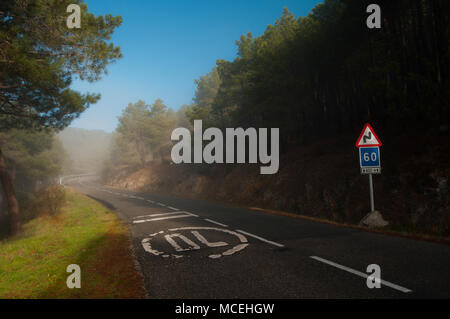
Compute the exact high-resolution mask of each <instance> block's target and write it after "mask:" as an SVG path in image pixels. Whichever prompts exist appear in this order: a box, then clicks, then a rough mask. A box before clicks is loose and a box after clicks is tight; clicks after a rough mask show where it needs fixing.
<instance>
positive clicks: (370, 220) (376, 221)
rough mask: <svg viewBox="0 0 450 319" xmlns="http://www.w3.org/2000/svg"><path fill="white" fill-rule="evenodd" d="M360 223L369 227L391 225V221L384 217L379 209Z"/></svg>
mask: <svg viewBox="0 0 450 319" xmlns="http://www.w3.org/2000/svg"><path fill="white" fill-rule="evenodd" d="M359 225H361V226H366V227H369V228H376V227H384V226H387V225H389V222H388V221H386V220H384V219H383V216H382V215H381V213H380V212H379V211H377V210H375V211H373V212H371V213H369V214H367V215H366V216H365V217H364V218H363V219H362V220H361V221H360V222H359Z"/></svg>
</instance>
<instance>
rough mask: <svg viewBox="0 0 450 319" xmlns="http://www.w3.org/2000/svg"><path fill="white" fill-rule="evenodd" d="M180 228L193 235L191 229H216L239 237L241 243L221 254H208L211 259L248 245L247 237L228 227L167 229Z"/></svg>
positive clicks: (232, 252)
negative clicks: (189, 231)
mask: <svg viewBox="0 0 450 319" xmlns="http://www.w3.org/2000/svg"><path fill="white" fill-rule="evenodd" d="M180 230H191V232H192V233H193V234H194V236H195V233H194V231H193V230H216V231H219V232H224V233H227V234H231V235H234V236H236V237H237V238H239V241H240V242H241V244H238V245H236V246H234V247H233V248H230V249H228V250H227V251H225V252H223V253H221V254H212V255H209V256H208V257H209V258H212V259H217V258H220V257H222V256H231V255H233V254H234V253H236V252H238V251H241V250H243V249H244V248H246V247H247V246H248V245H249V244H248V240H247V238H245V236H243V235H241V234H239V233H237V232H234V231H231V230H228V229H223V228H215V227H180V228H172V229H169V231H180ZM197 233H198V232H197Z"/></svg>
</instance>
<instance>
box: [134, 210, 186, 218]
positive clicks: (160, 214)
mask: <svg viewBox="0 0 450 319" xmlns="http://www.w3.org/2000/svg"><path fill="white" fill-rule="evenodd" d="M181 213H184V212H181V211H178V212H170V213H159V214H150V215H141V216H136V217H133V218H132V219H139V218H145V217H161V216H170V215H175V214H181Z"/></svg>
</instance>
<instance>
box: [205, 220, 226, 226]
mask: <svg viewBox="0 0 450 319" xmlns="http://www.w3.org/2000/svg"><path fill="white" fill-rule="evenodd" d="M205 220H206V221H207V222H210V223H213V224H216V225H219V226H222V227H228V225H225V224H222V223H219V222H216V221H215V220H212V219H208V218H205Z"/></svg>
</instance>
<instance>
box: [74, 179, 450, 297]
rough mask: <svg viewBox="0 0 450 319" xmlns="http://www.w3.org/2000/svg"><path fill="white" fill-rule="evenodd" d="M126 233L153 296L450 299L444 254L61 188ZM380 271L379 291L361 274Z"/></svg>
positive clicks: (91, 184) (251, 214)
mask: <svg viewBox="0 0 450 319" xmlns="http://www.w3.org/2000/svg"><path fill="white" fill-rule="evenodd" d="M66 185H69V186H71V187H74V188H75V189H77V190H78V191H80V192H82V193H84V194H86V195H88V196H90V197H92V198H94V199H97V200H99V201H101V202H102V203H103V204H105V205H107V206H108V207H109V208H111V209H113V210H115V211H116V212H117V213H118V215H119V217H120V218H122V219H123V220H124V221H125V222H126V223H127V224H128V225H129V227H130V229H131V234H132V241H133V248H134V251H135V254H136V257H137V261H138V262H139V265H140V268H141V270H142V273H143V275H144V281H145V286H146V289H147V291H148V294H149V296H150V297H151V298H431V297H434V298H436V297H438V298H439V297H446V298H448V297H450V285H449V283H450V272H449V265H450V247H449V246H448V245H443V244H437V243H430V242H421V241H416V240H411V239H405V238H399V237H391V236H387V235H380V234H374V233H369V232H364V231H361V230H355V229H348V228H344V227H338V226H333V225H328V224H322V223H315V222H311V221H307V220H303V219H296V218H291V217H285V216H278V215H272V214H266V213H261V212H255V211H251V210H246V209H243V208H235V207H229V206H225V205H221V204H217V203H211V202H206V201H199V200H191V199H182V198H176V197H171V196H162V195H153V194H144V193H139V192H132V191H127V190H121V189H116V188H111V187H106V186H103V185H100V184H98V183H96V182H95V181H94V180H93V179H92V177H83V178H78V179H73V180H71V181H68V182H66ZM371 264H376V265H379V266H380V269H381V280H382V282H381V288H372V289H370V288H368V285H367V283H366V277H367V276H368V275H370V273H367V272H366V270H367V267H368V266H369V265H371Z"/></svg>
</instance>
